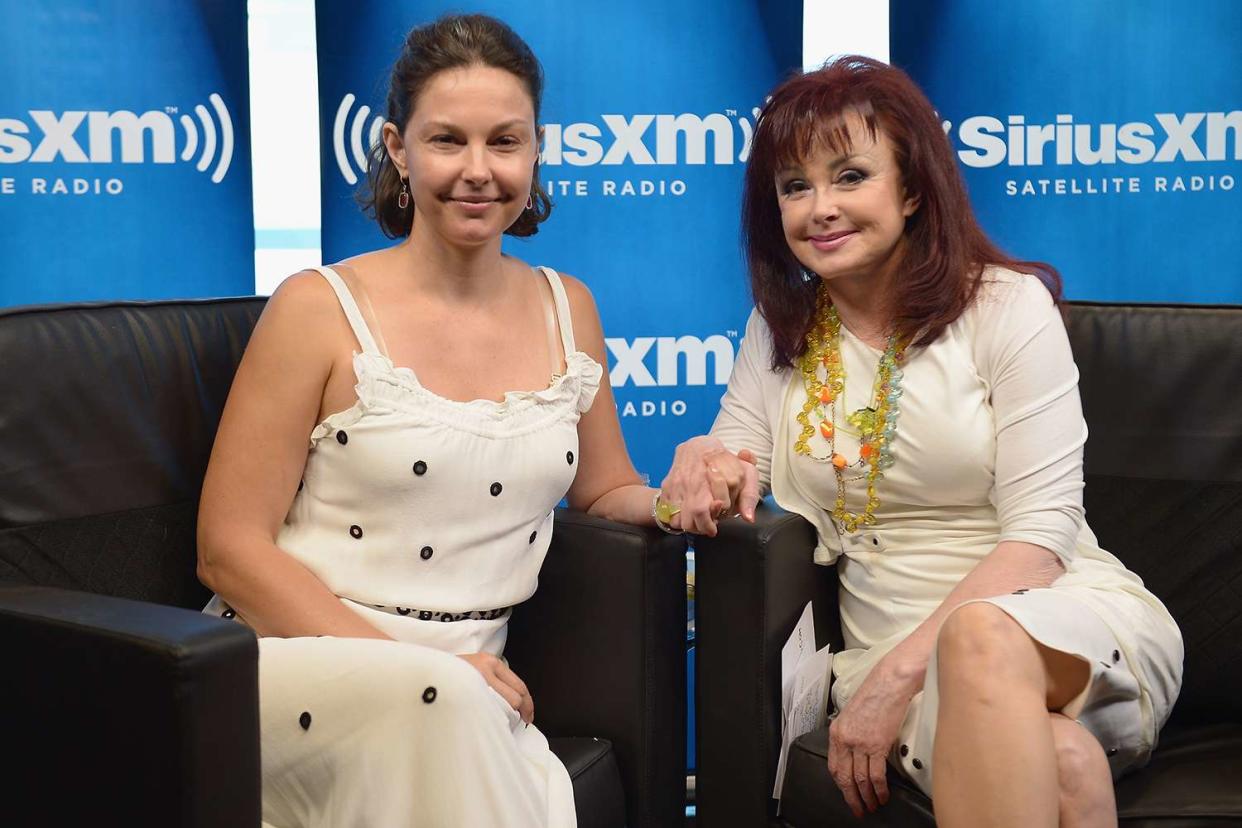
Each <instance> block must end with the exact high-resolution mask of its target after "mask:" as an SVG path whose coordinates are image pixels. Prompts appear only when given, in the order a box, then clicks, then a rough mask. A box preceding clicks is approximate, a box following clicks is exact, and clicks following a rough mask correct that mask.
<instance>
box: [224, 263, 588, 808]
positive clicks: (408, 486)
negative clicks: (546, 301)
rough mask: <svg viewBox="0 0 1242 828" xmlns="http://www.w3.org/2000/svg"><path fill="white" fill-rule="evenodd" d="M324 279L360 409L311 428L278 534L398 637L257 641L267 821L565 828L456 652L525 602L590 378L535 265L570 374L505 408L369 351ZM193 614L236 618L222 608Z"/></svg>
mask: <svg viewBox="0 0 1242 828" xmlns="http://www.w3.org/2000/svg"><path fill="white" fill-rule="evenodd" d="M318 270H319V272H320V273H321V274H322V275H323V276H324V278H325V279H327V280H328V282H329V283H330V284H331V285H332V287H333V289H334V290H335V291H336V294H337V297H338V298H339V300H340V303H341V307H342V309H343V310H344V312H345V315H346V317H347V318H348V319H349V323H350V326H351V327H352V328H353V331H354V335H355V337H356V338H357V340H358V344H359V346H360V347H361V349H362V350H361V352H360V353H359V352H356V353H355V355H354V371H355V373H356V375H357V379H358V383H357V386H356V391H357V394H358V401H357V403H356V404H355V405H353V406H352V407H350V408H349V409H347V410H345V411H341V412H338V413H336V414H332V415H331V416H329V417H328V418H327V419H325V420H324V421H323V422H322V423H320V424H319V425H318V426H317V427H316V428H315V429H314V431H313V432H312V433H311V435H310V449H309V453H308V455H307V461H306V469H305V473H304V476H303V481H302V483H301V484H299V487H298V493H297V495H296V497H295V499H294V502H293V505H292V507H291V508H290V510H289V514H288V516H287V517H286V519H285V523H284V525H283V526H282V527H281V530H280V532H279V534H278V536H277V539H276V542H277V545H278V546H279V547H280V548H281V549H282V550H284V551H285V552H287V553H289V554H290V555H292V556H294V557H295V558H296V559H297V560H298V561H300V562H301V563H302V564H304V565H305V566H306V567H307V568H309V569H310V570H311V571H312V572H314V573H315V574H316V575H317V576H318V577H319V578H320V579H321V580H322V581H323V582H324V583H325V584H326V585H327V586H328V588H329V589H331V590H332V591H333V592H334V593H335V594H336V595H338V596H339V597H340V599H341V601H342V603H344V604H345V605H346V606H348V607H349V608H350V609H352V610H353V611H355V612H357V613H358V614H359V615H361V616H362V617H363V618H365V619H366V620H367V621H368V622H370V623H371V624H373V625H374V626H376V627H377V628H379V629H381V630H383V631H384V632H385V633H387V634H388V635H390V636H392V637H393V638H394V639H396V640H394V641H383V640H378V639H377V640H368V639H348V638H332V637H317V638H295V639H282V638H261V639H260V641H259V703H260V723H261V730H262V767H263V816H264V820H265V822H266V823H267V824H269V825H272V826H279V828H289V827H290V826H322V827H323V828H328V827H329V826H384V827H385V828H386V827H387V826H427V827H428V828H440V826H445V827H446V828H447V827H448V826H465V825H472V826H473V825H479V826H483V825H486V826H557V828H560V827H561V826H565V827H566V828H572V826H574V825H575V824H576V820H575V816H574V804H573V789H572V787H571V785H570V780H569V775H568V773H567V772H566V771H565V768H564V766H563V765H562V764H561V763H560V761H559V760H558V759H557V758H556V757H555V756H554V755H553V754H552V753H551V752H550V751H549V749H548V743H547V740H546V739H545V738H544V736H543V735H542V734H541V733H540V732H539V731H538V730H537V729H536V728H535V727H534V726H533V725H532V726H526V725H524V724H523V722H522V721H521V719H520V717H519V716H518V714H517V712H516V711H514V710H513V709H512V707H510V706H509V704H508V703H507V702H505V701H504V699H503V698H501V696H500V695H499V694H497V693H496V692H495V691H494V690H492V689H491V688H490V687H489V686H488V685H487V684H486V682H485V681H484V679H483V677H482V676H481V675H480V674H479V672H478V671H477V670H475V669H474V668H473V667H471V666H470V665H469V664H468V663H466V662H465V661H462V660H461V659H459V658H457V657H456V655H455V654H459V653H474V652H488V653H493V654H495V655H500V654H501V652H502V650H503V648H504V643H505V635H506V630H507V623H508V618H509V611H510V608H511V607H513V606H514V605H516V604H519V603H521V602H522V601H524V600H526V599H527V598H529V597H530V596H531V595H532V594H534V592H535V586H536V583H537V581H538V574H539V568H540V566H541V565H542V563H543V558H544V555H545V554H546V552H547V549H548V543H549V541H550V539H551V534H552V520H553V517H552V515H553V509H554V508H555V507H556V505H557V504H558V503H559V502H560V501H561V499H562V498H563V497H564V496H565V493H566V492H567V491H568V489H569V485H570V483H571V482H572V481H573V478H574V473H575V471H576V470H577V463H578V458H577V453H578V433H577V424H578V420H579V418H580V416H581V414H582V413H583V412H585V411H586V410H587V409H589V408H590V406H591V402H592V400H593V399H594V397H595V393H596V391H597V389H598V387H599V381H600V376H601V374H602V369H601V367H600V365H599V364H598V363H596V362H595V361H594V360H592V359H591V358H590V357H589V356H588V355H586V354H585V353H582V352H581V351H578V350H577V349H576V348H575V346H574V338H573V329H572V323H571V320H570V314H569V303H568V300H567V299H566V296H565V290H564V286H563V285H562V284H561V281H560V278H559V277H558V276H557V275H556V273H555V272H554V271H552V270H550V269H547V268H540V270H541V271H542V273H543V275H544V276H545V277H546V278H547V280H548V283H549V285H550V286H551V288H552V294H553V297H554V299H555V307H556V315H557V321H558V326H559V328H560V336H561V343H562V345H563V347H564V352H565V355H566V369H565V373H564V374H563V375H557V376H555V377H554V378H553V380H552V382H551V384H550V385H549V387H548V388H546V389H542V390H538V391H517V392H510V393H508V394H506V395H505V398H504V400H503V401H501V402H496V401H491V400H474V401H472V402H455V401H452V400H447V399H444V398H442V397H439V396H437V395H435V394H433V393H431V392H430V391H428V390H427V389H425V388H423V387H422V386H421V385H420V384H419V382H418V378H417V376H416V375H415V374H414V371H413V370H411V369H410V368H404V367H401V368H399V367H395V366H394V365H393V364H392V362H391V361H390V360H389V359H388V357H386V356H385V355H383V354H382V353H381V352H380V350H379V348H378V347H377V346H376V340H375V338H374V337H373V336H372V334H371V331H370V330H369V329H368V328H367V325H366V322H365V321H364V319H363V316H362V314H361V313H360V312H359V310H358V306H357V304H356V303H355V301H354V298H353V296H351V295H350V292H349V289H348V288H347V287H346V285H345V283H344V282H343V281H342V280H341V278H340V277H339V276H338V275H337V274H336V273H335V272H334V271H333V270H332V269H331V268H327V267H323V268H318ZM204 612H207V613H211V614H216V615H220V616H222V617H225V618H236V613H234V612H233V611H232V610H231V609H230V608H229V607H228V606H227V605H225V604H224V603H223V602H221V601H220V599H219V598H218V597H217V598H213V599H212V601H211V603H210V604H208V606H207V608H206V609H205V610H204ZM237 620H239V621H240V619H237Z"/></svg>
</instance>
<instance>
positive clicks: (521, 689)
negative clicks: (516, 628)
mask: <svg viewBox="0 0 1242 828" xmlns="http://www.w3.org/2000/svg"><path fill="white" fill-rule="evenodd" d="M458 658H460V659H462V660H463V661H465V662H467V663H469V664H470V666H471V667H473V668H474V669H476V670H478V671H479V672H480V673H482V674H483V679H484V681H486V682H487V686H488V687H490V688H492V689H493V690H495V691H496V692H497V693H499V694H500V697H501V698H503V699H504V700H505V701H507V702H508V703H509V704H510V705H512V707H513V709H514V710H516V711H517V712H518V715H520V716H521V717H522V721H524V722H526V723H527V724H530V723H531V722H533V721H535V700H534V699H532V698H531V697H530V691H529V690H527V689H526V682H524V681H522V680H521V679H520V678H518V675H517V673H515V672H513V671H512V670H510V669H509V665H507V664H505V663H504V662H503V661H501V660H500V659H499V658H497V657H496V656H494V655H492V654H491V653H467V654H466V655H459V656H458Z"/></svg>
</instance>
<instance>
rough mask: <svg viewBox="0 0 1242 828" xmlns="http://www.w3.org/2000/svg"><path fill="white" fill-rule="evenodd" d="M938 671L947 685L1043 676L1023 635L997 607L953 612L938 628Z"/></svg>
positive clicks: (981, 605)
mask: <svg viewBox="0 0 1242 828" xmlns="http://www.w3.org/2000/svg"><path fill="white" fill-rule="evenodd" d="M936 652H937V658H938V661H939V670H940V672H941V674H942V676H944V677H946V678H947V679H948V680H950V681H961V680H967V681H969V682H971V683H978V684H987V683H992V682H1004V683H1006V684H1009V685H1010V686H1012V684H1013V682H1014V681H1016V680H1020V679H1021V678H1023V677H1025V678H1027V679H1031V680H1036V679H1038V678H1039V676H1040V675H1042V666H1041V665H1040V663H1039V655H1038V651H1037V650H1036V649H1035V644H1034V642H1033V641H1032V640H1031V638H1030V637H1029V636H1028V635H1027V634H1026V631H1025V630H1023V629H1022V627H1021V626H1020V625H1019V624H1018V622H1016V621H1014V620H1013V619H1012V618H1010V617H1009V615H1008V614H1007V613H1006V612H1005V611H1004V610H1002V609H1000V608H999V607H996V606H995V605H993V604H988V603H973V604H966V605H964V606H961V607H958V608H957V609H955V610H954V611H953V612H952V613H951V614H950V615H949V617H948V618H947V619H945V622H944V624H943V625H941V627H940V635H939V637H938V639H937V644H936Z"/></svg>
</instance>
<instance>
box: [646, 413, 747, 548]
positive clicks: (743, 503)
mask: <svg viewBox="0 0 1242 828" xmlns="http://www.w3.org/2000/svg"><path fill="white" fill-rule="evenodd" d="M660 493H661V495H660V497H661V500H663V501H665V502H667V503H670V504H672V505H673V506H674V507H675V508H676V509H678V510H679V511H677V512H676V513H675V514H674V515H673V516H672V518H671V519H670V520H669V524H670V525H671V526H672V527H673V528H674V529H682V530H684V531H686V532H693V533H695V534H696V535H707V536H709V537H715V535H716V524H717V523H718V522H719V521H720V520H723V519H724V518H726V517H729V516H731V515H737V514H740V515H741V516H742V517H743V518H744V519H745V520H748V521H750V522H752V523H753V522H754V520H755V507H756V506H757V505H758V503H759V473H758V471H757V470H756V469H755V455H754V454H752V453H751V452H750V451H748V450H746V449H742V450H741V451H739V452H738V453H737V454H734V453H733V452H731V451H729V450H728V449H727V448H725V447H724V444H723V443H722V442H720V440H719V439H717V438H715V437H710V436H702V437H694V438H692V439H690V440H687V441H686V442H684V443H682V444H681V445H680V446H678V447H677V451H676V453H675V454H674V455H673V466H672V468H670V469H669V472H668V476H667V477H665V478H664V482H663V484H661V486H660Z"/></svg>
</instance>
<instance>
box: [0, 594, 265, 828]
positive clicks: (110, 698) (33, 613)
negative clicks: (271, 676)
mask: <svg viewBox="0 0 1242 828" xmlns="http://www.w3.org/2000/svg"><path fill="white" fill-rule="evenodd" d="M0 652H3V653H4V655H5V660H6V663H7V664H8V665H9V667H8V668H7V669H6V671H5V673H6V676H5V679H4V680H3V681H0V733H2V734H3V741H4V747H5V750H6V751H7V752H8V754H9V756H10V759H11V761H10V762H9V766H8V767H9V770H8V771H6V774H5V791H6V793H5V796H4V797H3V800H2V801H0V823H3V824H6V825H19V824H20V825H25V824H34V823H35V822H37V823H38V824H42V825H69V824H90V823H95V822H98V821H99V819H100V818H101V815H102V818H103V820H104V821H105V822H108V823H110V824H117V825H185V826H196V827H197V826H204V827H205V826H218V825H237V826H257V825H258V824H259V822H260V816H261V801H260V776H259V715H258V645H257V642H256V640H255V637H254V635H253V634H252V633H250V632H249V631H248V630H245V629H244V628H242V627H240V626H238V625H235V624H229V623H227V622H221V621H220V620H219V619H215V618H209V617H207V616H204V615H201V614H199V613H196V612H192V611H190V610H185V609H177V608H175V607H166V606H160V605H157V604H149V603H143V602H139V601H131V600H127V599H123V598H112V597H109V596H104V595H95V594H92V593H86V592H75V591H70V590H64V589H55V588H51V587H36V586H10V585H0Z"/></svg>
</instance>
